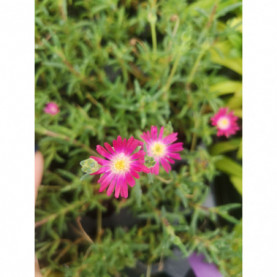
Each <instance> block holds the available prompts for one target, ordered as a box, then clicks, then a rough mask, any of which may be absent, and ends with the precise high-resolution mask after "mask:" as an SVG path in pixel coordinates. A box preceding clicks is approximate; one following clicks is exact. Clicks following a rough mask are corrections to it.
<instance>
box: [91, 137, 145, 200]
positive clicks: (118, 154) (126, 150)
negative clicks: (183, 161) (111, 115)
mask: <svg viewBox="0 0 277 277" xmlns="http://www.w3.org/2000/svg"><path fill="white" fill-rule="evenodd" d="M104 146H105V148H104V147H102V146H100V145H97V147H96V151H97V152H98V153H99V154H100V155H102V156H103V157H104V158H105V159H103V158H99V157H95V156H91V157H90V158H92V159H94V160H95V161H97V162H98V163H99V164H100V165H101V166H102V167H101V168H100V169H99V170H98V171H96V172H95V173H92V174H91V175H95V174H102V176H101V177H100V178H99V180H98V183H100V189H99V192H102V191H104V190H105V189H106V188H108V189H107V195H109V196H110V195H111V194H112V193H113V191H114V190H115V197H116V198H118V197H119V195H120V196H121V197H124V198H127V197H128V185H129V186H131V187H133V186H134V185H135V179H134V178H137V179H138V178H139V177H140V176H139V174H138V172H145V173H149V172H150V170H149V169H148V168H147V167H146V166H145V165H144V156H145V152H144V151H143V142H142V141H139V140H137V139H134V138H133V137H131V138H129V139H128V140H127V139H122V138H121V136H118V137H117V139H116V140H113V146H111V145H110V144H109V143H107V142H105V143H104ZM138 147H139V148H138ZM137 148H138V149H137Z"/></svg>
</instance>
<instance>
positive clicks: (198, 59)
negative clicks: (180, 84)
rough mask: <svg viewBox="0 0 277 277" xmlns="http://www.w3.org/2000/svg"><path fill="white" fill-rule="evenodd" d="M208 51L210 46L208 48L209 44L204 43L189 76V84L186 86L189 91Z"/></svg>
mask: <svg viewBox="0 0 277 277" xmlns="http://www.w3.org/2000/svg"><path fill="white" fill-rule="evenodd" d="M207 50H208V46H207V43H206V42H204V43H203V44H202V46H201V50H200V52H199V54H198V56H197V58H196V60H195V63H194V65H193V67H192V69H191V71H190V73H189V76H188V80H187V84H186V88H187V90H190V84H191V83H192V81H193V79H194V75H195V73H196V70H197V68H198V66H199V63H200V61H201V59H202V58H203V56H204V54H205V53H206V51H207Z"/></svg>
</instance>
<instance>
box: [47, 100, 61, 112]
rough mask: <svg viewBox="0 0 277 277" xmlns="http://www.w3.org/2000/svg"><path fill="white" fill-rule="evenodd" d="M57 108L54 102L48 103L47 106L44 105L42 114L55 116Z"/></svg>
mask: <svg viewBox="0 0 277 277" xmlns="http://www.w3.org/2000/svg"><path fill="white" fill-rule="evenodd" d="M59 111H60V110H59V107H58V105H57V104H56V103H55V102H49V103H48V104H46V106H45V108H44V112H45V113H49V114H51V115H55V114H57V113H58V112H59Z"/></svg>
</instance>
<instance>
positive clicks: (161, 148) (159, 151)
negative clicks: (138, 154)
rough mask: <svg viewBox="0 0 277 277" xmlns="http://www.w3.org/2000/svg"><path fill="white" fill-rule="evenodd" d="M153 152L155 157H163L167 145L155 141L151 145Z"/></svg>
mask: <svg viewBox="0 0 277 277" xmlns="http://www.w3.org/2000/svg"><path fill="white" fill-rule="evenodd" d="M150 151H151V154H152V155H153V156H155V157H162V156H163V155H164V154H165V151H166V146H165V144H164V143H162V142H158V141H156V142H154V143H153V144H152V145H151V147H150Z"/></svg>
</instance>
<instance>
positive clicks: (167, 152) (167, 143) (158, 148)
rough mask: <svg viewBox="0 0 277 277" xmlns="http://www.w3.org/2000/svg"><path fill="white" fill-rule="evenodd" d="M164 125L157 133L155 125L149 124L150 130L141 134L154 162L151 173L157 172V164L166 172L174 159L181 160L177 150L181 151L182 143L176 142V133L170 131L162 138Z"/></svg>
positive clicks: (148, 153) (156, 173)
mask: <svg viewBox="0 0 277 277" xmlns="http://www.w3.org/2000/svg"><path fill="white" fill-rule="evenodd" d="M163 132H164V127H161V130H160V133H159V134H158V128H157V126H151V132H149V131H147V132H145V133H143V134H142V135H141V138H142V139H143V140H144V141H145V142H146V148H147V155H148V156H150V157H153V158H154V159H155V161H156V164H155V165H154V166H153V167H151V168H150V171H151V173H152V174H155V175H158V174H159V164H160V163H161V165H162V166H163V168H164V169H165V171H166V172H167V173H168V172H169V171H170V170H171V166H170V163H171V164H174V163H175V161H174V160H181V156H180V154H179V153H176V152H179V151H182V150H183V149H184V148H183V143H182V142H177V143H173V142H174V141H176V140H177V135H178V133H171V134H170V135H168V136H165V137H164V138H163Z"/></svg>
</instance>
